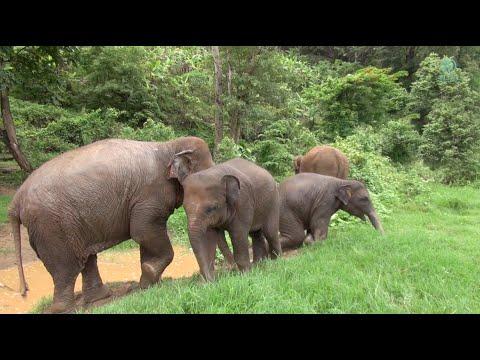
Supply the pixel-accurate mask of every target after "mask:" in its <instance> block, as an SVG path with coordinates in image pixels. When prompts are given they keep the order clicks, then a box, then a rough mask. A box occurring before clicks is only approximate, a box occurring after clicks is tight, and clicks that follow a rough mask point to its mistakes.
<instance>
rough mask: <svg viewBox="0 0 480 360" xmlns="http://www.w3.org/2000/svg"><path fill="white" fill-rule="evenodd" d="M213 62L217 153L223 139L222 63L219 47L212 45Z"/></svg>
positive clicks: (215, 148) (215, 149)
mask: <svg viewBox="0 0 480 360" xmlns="http://www.w3.org/2000/svg"><path fill="white" fill-rule="evenodd" d="M212 55H213V63H214V65H215V105H216V106H215V147H214V149H213V152H214V155H216V153H217V149H218V144H220V142H221V141H222V139H223V101H222V63H221V60H220V49H219V47H218V46H212Z"/></svg>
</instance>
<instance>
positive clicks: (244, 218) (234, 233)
mask: <svg viewBox="0 0 480 360" xmlns="http://www.w3.org/2000/svg"><path fill="white" fill-rule="evenodd" d="M177 159H178V161H177V162H176V164H175V165H176V166H177V169H178V172H179V173H182V174H187V173H188V171H183V170H182V169H183V168H184V166H185V165H184V163H185V162H186V160H184V158H183V157H181V156H180V157H178V158H177ZM179 181H180V183H181V184H182V186H183V189H184V198H183V207H184V208H185V212H186V213H187V217H188V234H189V238H190V243H191V245H192V248H193V251H194V253H195V257H196V258H197V261H198V264H199V267H200V272H201V274H202V276H203V277H204V279H205V280H206V281H211V280H213V279H214V270H215V269H214V258H215V248H216V243H217V242H218V238H219V237H220V238H221V237H223V236H224V231H225V230H226V231H228V232H229V234H230V238H231V240H232V245H233V256H234V259H235V262H236V264H237V266H238V268H239V269H240V270H241V271H246V270H249V269H250V267H251V263H250V255H249V251H248V247H249V246H248V245H249V244H248V235H249V234H250V236H251V237H252V248H253V257H254V259H253V260H254V262H256V261H259V260H260V259H263V258H265V257H266V256H267V244H268V248H269V253H270V257H271V258H276V257H277V256H280V255H281V253H282V250H281V246H280V242H279V239H278V219H279V217H278V204H279V203H278V190H277V184H276V182H275V180H274V179H273V177H272V175H270V173H269V172H268V171H267V170H265V169H263V168H261V167H260V166H258V165H255V164H254V163H252V162H250V161H247V160H244V159H240V158H238V159H232V160H229V161H226V162H224V163H222V164H218V165H215V166H213V167H211V168H209V169H207V170H203V171H199V172H196V173H193V174H190V175H183V176H181V177H179ZM212 234H213V235H212ZM215 237H217V241H215Z"/></svg>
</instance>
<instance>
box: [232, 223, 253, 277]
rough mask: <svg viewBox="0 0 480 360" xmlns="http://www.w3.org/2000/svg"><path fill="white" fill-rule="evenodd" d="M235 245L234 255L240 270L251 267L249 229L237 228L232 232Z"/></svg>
mask: <svg viewBox="0 0 480 360" xmlns="http://www.w3.org/2000/svg"><path fill="white" fill-rule="evenodd" d="M230 238H231V239H232V245H233V257H234V259H235V263H236V264H237V266H238V269H239V270H240V271H248V270H250V268H251V266H252V265H251V263H250V254H249V253H248V231H245V230H243V229H235V230H233V231H231V232H230Z"/></svg>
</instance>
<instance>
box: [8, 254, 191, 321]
mask: <svg viewBox="0 0 480 360" xmlns="http://www.w3.org/2000/svg"><path fill="white" fill-rule="evenodd" d="M173 250H174V253H175V257H174V259H173V262H172V263H171V264H170V265H169V266H168V267H167V268H166V270H165V272H164V273H163V277H164V278H173V279H176V278H181V277H189V276H192V275H193V274H194V273H196V272H198V270H199V269H198V264H197V261H196V259H195V256H194V255H193V253H192V252H191V251H190V250H189V249H187V248H185V247H182V246H174V247H173ZM97 263H98V268H99V270H100V275H101V277H102V279H103V281H104V282H105V283H107V284H108V283H117V282H125V283H128V282H138V280H139V279H140V274H141V270H140V253H139V251H138V250H130V251H125V252H123V251H122V252H113V251H111V252H105V253H100V254H98V261H97ZM24 270H25V277H26V279H27V283H28V286H29V289H30V290H29V291H28V293H27V296H26V297H22V296H20V294H19V293H18V287H19V284H18V271H17V267H16V266H14V267H9V268H6V269H1V270H0V314H20V313H27V312H29V311H30V310H31V309H32V308H33V307H34V306H35V305H36V304H37V303H38V302H39V301H40V299H41V298H42V297H47V296H52V295H53V281H52V278H51V276H50V274H49V273H48V272H47V270H46V269H45V267H44V266H43V264H42V262H41V261H33V262H30V263H27V264H24ZM81 289H82V275H81V274H80V275H79V277H78V278H77V282H76V284H75V292H77V291H81Z"/></svg>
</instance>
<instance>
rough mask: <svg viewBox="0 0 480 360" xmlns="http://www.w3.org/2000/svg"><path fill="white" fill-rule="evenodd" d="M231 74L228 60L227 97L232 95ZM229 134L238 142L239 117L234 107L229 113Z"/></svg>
mask: <svg viewBox="0 0 480 360" xmlns="http://www.w3.org/2000/svg"><path fill="white" fill-rule="evenodd" d="M232 75H233V74H232V67H231V65H230V61H229V60H228V72H227V94H228V96H229V97H231V96H232ZM230 136H231V138H232V139H233V141H235V143H238V140H239V139H240V118H239V114H238V110H237V109H234V110H233V112H232V114H230Z"/></svg>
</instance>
